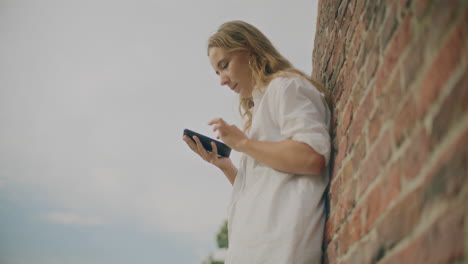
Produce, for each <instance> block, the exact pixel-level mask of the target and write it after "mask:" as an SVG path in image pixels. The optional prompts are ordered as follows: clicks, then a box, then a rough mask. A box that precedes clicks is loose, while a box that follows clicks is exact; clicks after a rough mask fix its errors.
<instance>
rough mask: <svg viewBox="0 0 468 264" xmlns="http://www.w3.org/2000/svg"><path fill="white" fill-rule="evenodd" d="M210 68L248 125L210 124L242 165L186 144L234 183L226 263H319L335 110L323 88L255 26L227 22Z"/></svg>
mask: <svg viewBox="0 0 468 264" xmlns="http://www.w3.org/2000/svg"><path fill="white" fill-rule="evenodd" d="M208 57H209V61H210V64H211V66H212V67H213V69H214V71H215V72H216V74H217V75H218V76H219V78H220V82H221V85H223V86H227V87H228V88H229V89H231V90H232V91H233V92H235V93H238V94H239V96H240V107H239V108H240V112H241V115H242V116H243V118H244V128H243V130H241V129H239V128H238V127H236V126H235V125H231V124H228V123H226V122H225V121H224V120H223V119H222V118H215V119H213V120H211V121H210V122H209V125H212V126H213V130H214V131H217V133H218V138H219V139H221V140H222V141H223V142H224V143H225V144H226V145H228V146H229V147H231V148H232V149H234V150H236V151H239V152H241V153H243V157H242V159H241V162H240V164H239V168H237V167H236V166H235V165H234V164H233V163H232V162H231V160H230V159H229V158H221V157H218V155H217V150H216V145H215V144H214V143H212V147H213V152H212V153H211V152H207V151H206V150H205V149H204V148H203V146H202V144H201V143H200V140H199V139H198V138H196V137H194V140H191V139H190V138H189V137H187V136H185V137H184V140H185V142H186V143H187V144H188V145H189V147H190V148H191V149H192V150H193V151H194V152H196V153H197V154H198V155H200V156H201V157H202V158H203V159H204V160H205V161H207V162H209V163H211V164H213V165H215V166H217V167H218V168H219V169H221V171H222V172H223V173H224V174H225V175H226V177H227V179H228V180H229V181H230V182H231V184H232V185H233V191H232V197H231V202H230V204H229V207H228V234H229V248H228V251H227V255H226V261H225V263H227V264H229V263H231V264H232V263H235V264H245V263H247V264H250V263H268V264H272V263H282V264H285V263H288V264H291V263H298V264H299V263H320V261H321V255H322V252H321V247H322V237H323V229H324V201H323V199H322V198H323V194H324V191H325V188H326V186H327V184H328V177H329V176H328V169H327V167H328V166H327V164H328V161H329V156H330V136H329V131H328V127H329V123H330V111H329V108H328V106H327V100H326V91H325V90H324V89H323V88H322V87H321V86H320V85H318V84H317V83H315V82H314V81H312V80H311V79H309V78H308V77H306V76H305V75H304V74H303V73H301V72H300V71H298V70H296V69H294V68H293V67H292V66H291V64H290V63H289V62H288V61H287V60H286V59H285V58H284V57H283V56H281V54H279V53H278V51H277V50H276V49H275V48H274V47H273V45H272V44H271V42H270V41H269V40H268V39H267V38H266V37H265V36H264V35H263V34H262V33H261V32H260V31H259V30H258V29H257V28H255V27H254V26H252V25H250V24H248V23H245V22H242V21H231V22H227V23H225V24H223V25H221V27H220V28H219V29H218V31H217V32H216V33H215V34H214V35H212V36H211V38H210V39H209V41H208Z"/></svg>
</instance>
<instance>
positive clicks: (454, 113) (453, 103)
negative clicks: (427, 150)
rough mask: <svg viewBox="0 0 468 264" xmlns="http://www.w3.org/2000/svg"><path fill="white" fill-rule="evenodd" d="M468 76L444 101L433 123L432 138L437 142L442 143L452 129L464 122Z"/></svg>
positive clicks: (467, 95)
mask: <svg viewBox="0 0 468 264" xmlns="http://www.w3.org/2000/svg"><path fill="white" fill-rule="evenodd" d="M467 87H468V74H464V75H462V76H461V78H460V80H458V81H457V82H456V84H455V86H454V87H453V89H452V90H451V91H450V94H449V95H448V96H447V97H446V98H445V99H444V102H443V103H442V105H441V107H440V109H439V111H438V113H437V115H436V116H435V117H434V120H433V122H432V134H431V137H432V139H433V140H434V141H435V142H441V141H442V140H443V138H444V137H445V136H446V135H447V133H448V132H449V131H451V128H452V127H454V126H456V125H458V123H460V122H463V119H464V118H466V115H467V112H468V111H467V110H468V103H467V102H468V89H467Z"/></svg>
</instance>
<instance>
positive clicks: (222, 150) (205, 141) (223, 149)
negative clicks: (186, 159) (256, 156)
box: [184, 129, 231, 158]
mask: <svg viewBox="0 0 468 264" xmlns="http://www.w3.org/2000/svg"><path fill="white" fill-rule="evenodd" d="M184 135H187V136H189V137H190V138H191V139H192V140H193V136H197V137H198V139H200V142H201V143H202V145H203V147H204V148H205V149H206V151H209V152H212V151H213V149H212V148H211V142H214V143H215V144H216V148H217V149H218V155H219V156H221V157H226V158H228V157H229V155H230V154H231V148H230V147H228V146H227V145H226V144H224V143H223V142H220V141H218V140H215V139H212V138H210V137H207V136H205V135H202V134H200V133H197V132H195V131H192V130H190V129H184Z"/></svg>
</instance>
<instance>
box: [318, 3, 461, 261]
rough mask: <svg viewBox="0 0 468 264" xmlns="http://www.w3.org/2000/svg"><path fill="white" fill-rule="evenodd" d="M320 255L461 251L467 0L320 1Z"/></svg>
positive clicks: (414, 257)
mask: <svg viewBox="0 0 468 264" xmlns="http://www.w3.org/2000/svg"><path fill="white" fill-rule="evenodd" d="M318 10H319V11H318V13H319V15H318V19H317V31H316V36H315V44H314V45H315V46H314V51H313V72H312V76H313V77H314V78H316V79H317V80H319V81H321V82H322V83H323V84H324V85H325V86H326V88H327V89H328V90H329V92H330V96H331V100H332V102H333V105H332V109H333V121H332V131H331V134H332V139H333V140H332V142H333V148H332V149H333V154H332V157H333V159H332V162H331V164H332V179H331V185H330V188H329V193H328V199H329V205H330V208H329V214H328V219H327V222H326V229H325V238H324V249H325V255H324V256H325V262H326V263H330V264H332V263H339V264H345V263H356V264H357V263H359V264H361V263H465V262H466V261H468V256H467V254H468V243H467V239H468V238H467V237H468V235H466V234H468V205H467V203H466V201H467V200H468V167H467V166H468V114H467V110H468V89H467V88H468V73H467V72H468V41H467V40H468V27H467V26H466V25H467V24H468V3H467V2H466V1H464V0H453V1H444V0H401V1H385V0H321V1H320V2H319V9H318Z"/></svg>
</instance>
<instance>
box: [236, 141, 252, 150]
mask: <svg viewBox="0 0 468 264" xmlns="http://www.w3.org/2000/svg"><path fill="white" fill-rule="evenodd" d="M250 141H251V140H250V139H249V138H245V139H243V140H241V141H240V143H239V144H238V145H237V151H239V152H242V153H245V152H246V150H247V147H248V146H249V143H250Z"/></svg>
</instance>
